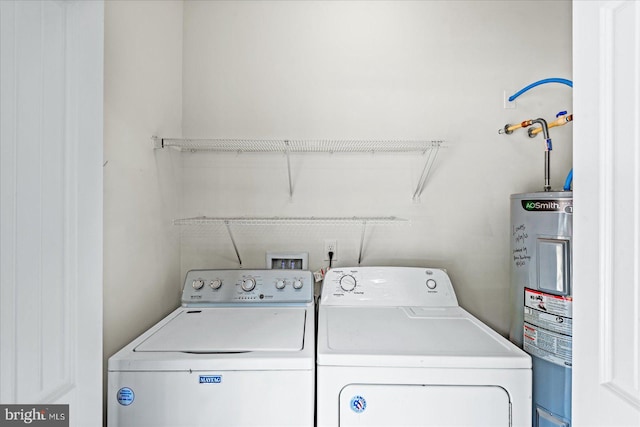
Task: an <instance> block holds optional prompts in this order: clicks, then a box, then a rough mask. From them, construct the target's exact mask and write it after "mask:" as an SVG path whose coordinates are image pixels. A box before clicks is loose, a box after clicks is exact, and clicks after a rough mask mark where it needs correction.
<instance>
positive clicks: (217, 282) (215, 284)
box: [209, 279, 222, 290]
mask: <svg viewBox="0 0 640 427" xmlns="http://www.w3.org/2000/svg"><path fill="white" fill-rule="evenodd" d="M209 286H211V289H213V290H218V289H220V287H221V286H222V280H220V279H215V280H212V281H211V282H210V283H209Z"/></svg>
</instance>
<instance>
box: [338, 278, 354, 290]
mask: <svg viewBox="0 0 640 427" xmlns="http://www.w3.org/2000/svg"><path fill="white" fill-rule="evenodd" d="M356 284H357V281H356V278H355V277H353V276H352V275H350V274H346V275H344V276H342V277H341V278H340V287H341V288H342V290H343V291H345V292H351V291H352V290H354V289H355V288H356Z"/></svg>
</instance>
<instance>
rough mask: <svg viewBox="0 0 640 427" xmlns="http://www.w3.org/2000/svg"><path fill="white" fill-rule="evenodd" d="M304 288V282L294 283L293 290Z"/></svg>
mask: <svg viewBox="0 0 640 427" xmlns="http://www.w3.org/2000/svg"><path fill="white" fill-rule="evenodd" d="M300 288H302V280H299V279H296V280H294V281H293V289H300Z"/></svg>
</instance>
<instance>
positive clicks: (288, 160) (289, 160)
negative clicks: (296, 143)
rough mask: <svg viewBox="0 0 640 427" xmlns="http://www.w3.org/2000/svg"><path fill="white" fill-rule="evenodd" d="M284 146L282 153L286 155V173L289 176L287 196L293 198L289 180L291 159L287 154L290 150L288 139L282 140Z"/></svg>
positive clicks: (291, 185)
mask: <svg viewBox="0 0 640 427" xmlns="http://www.w3.org/2000/svg"><path fill="white" fill-rule="evenodd" d="M284 146H285V149H284V153H285V154H286V156H287V173H288V176H289V198H290V199H292V198H293V184H292V181H291V159H290V156H289V154H290V152H291V146H290V145H289V141H288V140H285V141H284Z"/></svg>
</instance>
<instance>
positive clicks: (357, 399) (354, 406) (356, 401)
mask: <svg viewBox="0 0 640 427" xmlns="http://www.w3.org/2000/svg"><path fill="white" fill-rule="evenodd" d="M349 406H350V407H351V410H352V411H353V412H355V413H356V414H359V413H361V412H364V410H365V409H367V401H366V400H365V399H364V397H362V396H353V397H352V398H351V403H350V404H349Z"/></svg>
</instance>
